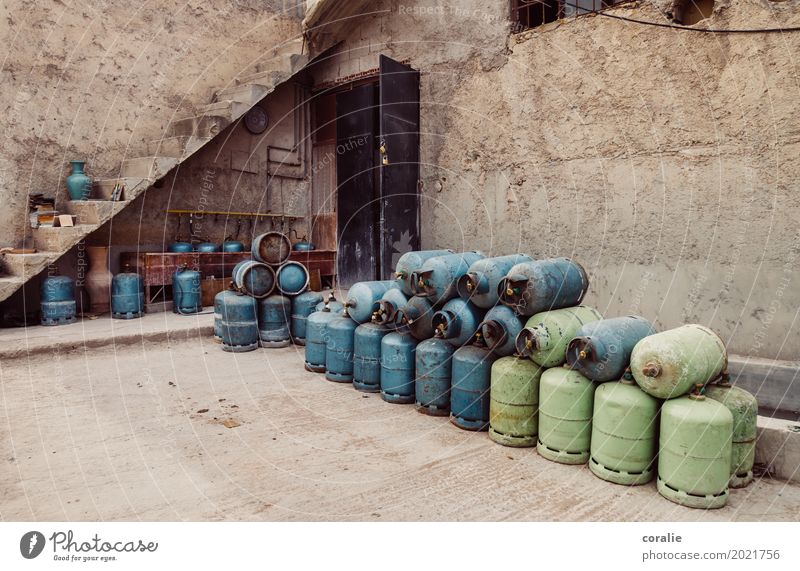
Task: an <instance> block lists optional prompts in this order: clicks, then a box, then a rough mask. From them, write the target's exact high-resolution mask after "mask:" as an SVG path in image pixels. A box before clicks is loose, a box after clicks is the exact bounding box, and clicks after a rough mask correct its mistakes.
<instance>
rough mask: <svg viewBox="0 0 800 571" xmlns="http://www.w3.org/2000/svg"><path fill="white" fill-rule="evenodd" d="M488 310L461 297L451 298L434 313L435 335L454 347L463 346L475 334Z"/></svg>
mask: <svg viewBox="0 0 800 571" xmlns="http://www.w3.org/2000/svg"><path fill="white" fill-rule="evenodd" d="M485 314H486V310H484V309H480V308H478V307H476V306H475V305H474V304H472V303H471V302H469V301H464V300H463V299H461V298H460V297H456V298H454V299H451V300H450V301H448V302H447V303H445V304H444V307H442V309H440V310H439V311H437V312H436V313H434V314H433V329H434V332H435V335H436V336H437V337H440V338H442V339H445V340H447V342H448V343H450V344H451V345H453V346H454V347H461V346H462V345H464V344H465V343H467V342H468V341H469V340H470V339H472V338H473V337H474V336H475V333H476V332H477V331H478V326H479V325H480V323H481V321H482V320H483V316H484V315H485Z"/></svg>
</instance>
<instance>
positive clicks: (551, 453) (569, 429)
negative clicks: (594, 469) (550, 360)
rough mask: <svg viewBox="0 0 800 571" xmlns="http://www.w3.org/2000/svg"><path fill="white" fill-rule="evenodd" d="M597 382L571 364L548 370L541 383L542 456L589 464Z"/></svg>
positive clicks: (568, 462) (557, 460)
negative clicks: (575, 369)
mask: <svg viewBox="0 0 800 571" xmlns="http://www.w3.org/2000/svg"><path fill="white" fill-rule="evenodd" d="M594 390H595V384H594V383H593V382H592V381H590V380H589V379H587V378H586V377H584V376H583V375H581V374H580V373H579V372H577V371H573V370H572V369H570V368H568V367H556V368H553V369H547V370H546V371H545V372H544V373H542V378H541V381H540V382H539V441H538V442H537V444H536V450H537V451H538V452H539V454H540V455H542V456H543V457H545V458H547V459H548V460H552V461H553V462H560V463H562V464H585V463H586V462H587V461H588V460H589V448H590V446H589V444H590V442H591V438H592V408H593V406H594Z"/></svg>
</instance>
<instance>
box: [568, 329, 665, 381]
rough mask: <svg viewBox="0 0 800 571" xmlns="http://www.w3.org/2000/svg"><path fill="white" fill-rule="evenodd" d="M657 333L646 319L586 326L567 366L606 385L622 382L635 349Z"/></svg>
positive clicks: (570, 347) (577, 337) (575, 339)
mask: <svg viewBox="0 0 800 571" xmlns="http://www.w3.org/2000/svg"><path fill="white" fill-rule="evenodd" d="M655 332H656V330H655V329H654V328H653V325H652V324H651V323H650V322H649V321H647V320H646V319H645V318H644V317H639V316H638V315H628V316H626V317H614V318H611V319H601V320H599V321H592V322H591V323H587V324H586V325H582V326H581V328H580V329H578V331H577V332H576V333H575V337H573V338H572V340H571V341H570V342H569V345H568V346H567V364H568V365H569V366H570V367H572V368H573V369H575V370H576V371H578V372H579V373H580V374H582V375H583V376H584V377H586V378H587V379H590V380H592V381H596V382H599V383H604V382H607V381H616V380H619V379H620V378H622V375H623V373H624V372H625V369H626V368H627V367H628V365H629V363H630V359H631V352H632V351H633V347H634V346H635V345H636V344H637V343H638V342H639V341H641V340H642V339H644V338H645V337H647V336H648V335H653V334H654V333H655Z"/></svg>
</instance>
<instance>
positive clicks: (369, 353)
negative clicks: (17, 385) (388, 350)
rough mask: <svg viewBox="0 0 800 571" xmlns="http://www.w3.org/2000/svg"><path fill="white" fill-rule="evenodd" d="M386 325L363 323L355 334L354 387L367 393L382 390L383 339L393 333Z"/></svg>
mask: <svg viewBox="0 0 800 571" xmlns="http://www.w3.org/2000/svg"><path fill="white" fill-rule="evenodd" d="M391 331H392V330H391V329H389V328H388V327H387V326H385V325H380V324H378V323H362V324H361V325H359V326H358V327H356V331H355V334H354V336H353V387H355V389H356V390H358V391H361V392H365V393H377V392H380V390H381V341H382V340H383V338H384V337H385V336H386V335H388V334H389V333H391Z"/></svg>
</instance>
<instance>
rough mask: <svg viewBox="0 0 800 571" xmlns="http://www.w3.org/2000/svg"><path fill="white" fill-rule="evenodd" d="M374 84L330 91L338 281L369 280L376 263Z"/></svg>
mask: <svg viewBox="0 0 800 571" xmlns="http://www.w3.org/2000/svg"><path fill="white" fill-rule="evenodd" d="M376 103H377V102H376V93H375V85H374V84H370V85H363V86H360V87H356V88H353V89H350V90H348V91H343V92H341V93H338V94H337V95H336V186H337V194H336V229H337V232H336V234H337V242H338V244H337V257H336V260H337V264H336V265H337V274H338V280H339V285H340V286H342V287H349V286H351V285H353V284H354V283H356V282H359V281H367V280H374V279H376V278H377V270H378V267H379V262H380V252H379V241H378V215H377V213H378V209H379V202H378V196H377V192H376V185H375V183H374V178H375V176H376V168H377V166H376V163H377V159H376V154H377V152H376V145H375V136H374V133H375V131H376V125H375V117H376V115H377V111H376V109H377V108H376Z"/></svg>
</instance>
